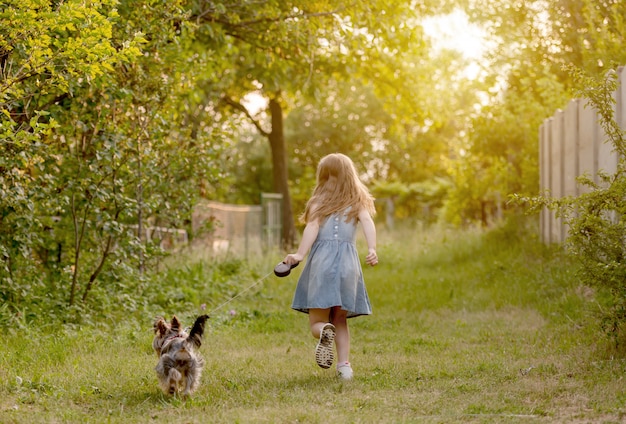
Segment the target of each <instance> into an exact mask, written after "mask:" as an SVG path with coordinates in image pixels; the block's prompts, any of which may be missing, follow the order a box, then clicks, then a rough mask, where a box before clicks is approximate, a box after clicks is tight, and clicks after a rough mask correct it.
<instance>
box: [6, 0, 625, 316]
mask: <svg viewBox="0 0 626 424" xmlns="http://www.w3.org/2000/svg"><path fill="white" fill-rule="evenodd" d="M625 9H626V5H624V4H623V2H620V1H617V0H608V1H602V2H597V1H592V0H560V1H555V2H546V1H542V0H528V1H508V0H488V1H485V2H481V3H480V6H478V5H477V3H475V2H473V1H469V0H459V1H453V0H450V1H443V2H442V1H429V0H424V1H408V2H404V1H393V0H367V1H365V0H363V1H362V0H355V1H352V2H350V3H348V4H346V3H345V2H341V1H334V0H321V1H285V2H282V1H263V2H256V1H242V0H233V1H200V0H198V1H184V0H180V1H170V0H167V1H158V0H154V1H140V2H136V1H124V0H122V1H115V0H103V1H87V2H85V1H37V0H33V1H30V0H20V1H14V0H9V1H5V2H4V3H3V4H2V5H1V6H0V112H1V113H0V134H1V135H0V300H1V303H2V306H0V323H1V324H2V326H3V327H11V326H15V325H17V326H28V325H29V323H30V322H31V321H33V320H35V319H38V320H41V319H42V318H46V319H47V320H50V321H51V322H64V323H71V324H79V325H80V324H84V323H89V322H95V321H99V320H100V319H101V318H100V319H99V318H95V317H96V316H100V317H103V316H104V317H107V316H109V315H108V314H109V313H111V312H112V311H113V310H116V311H117V312H137V311H142V310H143V309H142V308H143V307H145V306H146V305H142V301H143V299H144V296H143V294H144V293H145V291H146V290H147V288H148V287H149V286H150V278H151V277H152V276H154V275H156V274H157V273H158V271H159V266H160V264H162V259H163V256H164V255H165V254H166V253H165V252H163V251H162V250H161V249H160V248H159V246H158V245H156V244H152V243H150V242H148V241H147V240H145V239H144V238H143V237H142V234H143V232H142V228H144V227H145V226H147V225H151V226H162V227H167V228H181V229H185V230H187V232H188V234H189V235H190V238H192V239H193V237H194V236H195V235H196V234H195V233H194V229H193V228H192V225H191V224H192V222H191V214H192V211H193V208H194V206H195V205H196V204H197V203H198V202H199V201H200V200H201V199H211V200H218V201H224V202H230V203H242V204H250V203H252V204H254V203H258V202H259V197H260V194H261V193H262V192H278V193H281V194H282V195H283V199H284V208H283V217H282V220H283V235H282V237H283V240H282V243H283V247H285V248H287V247H290V246H293V245H294V243H296V241H297V227H296V225H297V215H298V213H299V211H301V210H302V209H303V206H304V203H305V202H306V199H307V198H308V196H309V194H310V192H311V189H312V187H313V184H314V179H315V166H316V164H317V162H318V160H319V158H321V157H322V156H323V155H325V154H328V153H331V152H336V151H340V152H343V153H345V154H347V155H349V156H350V157H352V158H353V159H354V160H355V162H356V164H357V167H358V169H359V170H360V171H362V172H363V175H362V177H363V179H364V181H365V182H366V183H367V184H368V186H370V187H371V189H372V191H373V193H374V195H375V196H376V198H377V199H379V201H378V202H377V207H378V210H379V212H380V216H382V217H388V219H387V220H382V219H379V221H380V224H381V225H386V226H388V227H390V226H391V225H393V223H394V222H395V221H409V222H412V223H415V222H419V223H421V224H423V225H426V226H428V225H433V224H437V225H442V226H452V227H467V226H473V225H482V226H488V225H490V224H492V223H494V222H496V221H499V220H501V219H505V218H506V216H508V215H510V214H515V213H517V212H519V211H520V210H522V209H523V206H520V205H519V204H517V203H510V202H508V200H509V196H510V195H511V194H514V193H518V194H523V195H527V196H534V195H537V194H538V181H539V178H538V168H537V163H538V151H537V147H538V142H537V134H538V128H539V125H540V124H541V122H542V121H543V120H544V119H545V118H546V117H549V116H551V115H552V114H553V112H554V111H555V110H556V109H558V108H560V107H563V106H564V105H565V104H566V103H567V102H568V101H569V100H570V99H571V98H572V97H573V96H574V94H573V93H574V92H575V90H576V89H579V88H580V87H577V83H578V82H579V81H580V79H576V78H574V76H573V73H572V72H571V70H572V69H575V70H577V71H578V72H583V73H585V74H587V75H591V76H601V75H604V74H605V73H606V72H607V71H608V70H610V69H614V68H615V67H616V66H618V65H621V64H624V63H626V51H625V50H624V49H623V45H624V33H625V28H626V23H625V19H624V16H626V10H625ZM446 16H463V17H466V18H467V20H468V22H469V23H470V26H468V27H467V28H468V29H471V31H478V32H479V33H480V34H481V37H482V38H481V39H480V43H481V44H482V45H481V55H480V57H479V58H478V60H476V57H472V56H470V55H467V54H464V51H463V50H464V49H465V48H467V47H466V46H463V45H459V46H450V45H445V44H444V45H443V47H442V45H441V44H440V43H438V41H437V40H438V37H437V34H436V33H435V32H433V31H432V30H431V31H426V30H425V29H428V28H432V27H433V25H432V24H433V22H435V21H436V22H440V25H444V26H445V25H446V24H447V23H449V22H451V21H450V19H447V20H446V19H443V20H440V19H441V18H442V17H446ZM433 19H434V20H435V21H433ZM440 28H441V26H440ZM462 36H463V34H461V38H462ZM456 39H458V38H456ZM253 100H256V101H253ZM383 221H384V222H383ZM204 230H207V229H204ZM208 230H209V231H210V228H209V229H208Z"/></svg>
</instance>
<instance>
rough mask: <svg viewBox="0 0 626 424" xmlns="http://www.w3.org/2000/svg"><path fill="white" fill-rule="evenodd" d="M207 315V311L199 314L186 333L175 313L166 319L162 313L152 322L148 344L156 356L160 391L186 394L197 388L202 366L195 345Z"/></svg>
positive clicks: (201, 334) (198, 341)
mask: <svg viewBox="0 0 626 424" xmlns="http://www.w3.org/2000/svg"><path fill="white" fill-rule="evenodd" d="M208 318H209V316H208V315H201V316H199V317H198V318H197V319H196V322H195V323H194V324H193V326H192V327H191V331H190V332H189V334H187V332H185V330H184V329H183V328H182V325H181V323H180V321H179V320H178V318H177V317H176V316H173V317H172V320H171V322H170V323H168V322H167V321H165V319H164V318H162V317H158V318H157V319H156V321H155V322H154V340H153V341H152V347H153V348H154V351H155V352H156V354H157V356H158V358H159V363H158V364H157V366H156V373H157V377H158V378H159V383H160V385H161V389H163V392H164V393H166V394H170V395H173V394H176V393H181V394H182V395H183V396H190V395H191V394H193V392H194V391H195V390H196V389H197V388H198V384H199V383H200V376H201V375H202V367H203V366H204V360H203V359H202V357H201V356H200V354H199V353H198V348H199V347H200V345H201V344H202V336H203V334H204V325H205V323H206V321H207V319H208Z"/></svg>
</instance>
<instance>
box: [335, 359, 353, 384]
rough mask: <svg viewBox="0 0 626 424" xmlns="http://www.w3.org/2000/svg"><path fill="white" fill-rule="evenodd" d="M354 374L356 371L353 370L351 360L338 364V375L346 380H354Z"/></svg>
mask: <svg viewBox="0 0 626 424" xmlns="http://www.w3.org/2000/svg"><path fill="white" fill-rule="evenodd" d="M353 376H354V371H352V366H350V362H344V363H342V364H339V365H337V377H339V379H341V380H344V381H349V380H352V377H353Z"/></svg>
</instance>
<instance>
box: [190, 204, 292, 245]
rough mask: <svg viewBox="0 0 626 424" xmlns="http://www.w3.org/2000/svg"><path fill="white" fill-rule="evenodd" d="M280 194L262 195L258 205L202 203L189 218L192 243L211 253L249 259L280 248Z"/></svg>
mask: <svg viewBox="0 0 626 424" xmlns="http://www.w3.org/2000/svg"><path fill="white" fill-rule="evenodd" d="M281 213H282V195H281V194H275V193H263V194H262V195H261V204H260V205H233V204H226V203H219V202H208V201H207V202H203V203H201V204H199V205H197V206H196V208H195V210H194V216H193V232H194V234H195V235H196V236H195V238H194V241H193V244H194V246H196V247H208V248H209V249H210V250H211V251H212V252H213V253H215V254H224V253H228V254H234V255H238V256H244V257H249V256H251V255H262V254H263V252H267V251H271V250H273V249H278V248H279V247H280V240H281V232H282V224H281V223H282V219H281Z"/></svg>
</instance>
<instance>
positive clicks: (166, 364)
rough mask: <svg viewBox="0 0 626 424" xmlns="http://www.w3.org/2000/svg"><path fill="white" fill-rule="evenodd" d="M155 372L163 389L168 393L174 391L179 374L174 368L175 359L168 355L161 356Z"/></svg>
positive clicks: (179, 377)
mask: <svg viewBox="0 0 626 424" xmlns="http://www.w3.org/2000/svg"><path fill="white" fill-rule="evenodd" d="M156 372H157V375H158V376H159V382H160V383H161V388H162V389H163V391H164V392H165V393H169V394H170V395H173V394H174V393H176V389H177V388H178V384H179V382H180V379H181V375H180V372H179V371H178V370H177V369H176V361H175V360H174V358H172V357H171V356H169V355H163V356H161V359H160V360H159V363H158V364H157V367H156Z"/></svg>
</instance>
